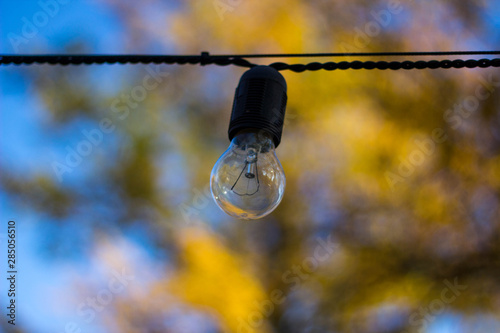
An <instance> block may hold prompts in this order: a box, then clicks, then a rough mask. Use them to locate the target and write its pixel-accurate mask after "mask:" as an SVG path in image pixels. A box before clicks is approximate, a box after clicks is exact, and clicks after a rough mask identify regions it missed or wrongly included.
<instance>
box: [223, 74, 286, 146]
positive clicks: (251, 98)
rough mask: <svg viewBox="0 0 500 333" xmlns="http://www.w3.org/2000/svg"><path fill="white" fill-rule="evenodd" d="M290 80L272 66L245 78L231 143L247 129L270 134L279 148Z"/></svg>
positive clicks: (235, 105) (233, 119) (236, 97)
mask: <svg viewBox="0 0 500 333" xmlns="http://www.w3.org/2000/svg"><path fill="white" fill-rule="evenodd" d="M286 101H287V95H286V81H285V78H284V77H283V75H281V74H280V73H279V72H278V71H277V70H275V69H274V68H272V67H269V66H255V67H253V68H252V69H250V70H248V71H246V72H245V73H243V75H242V76H241V79H240V82H239V84H238V87H237V88H236V92H235V95H234V102H233V110H232V112H231V121H230V122H229V130H228V135H229V141H231V140H232V139H233V138H234V137H235V136H236V135H237V134H238V133H239V132H241V131H244V130H253V129H255V130H263V131H266V132H268V133H269V134H270V135H271V137H272V138H273V141H274V146H275V147H278V145H279V144H280V142H281V134H282V133H283V124H284V121H285V111H286Z"/></svg>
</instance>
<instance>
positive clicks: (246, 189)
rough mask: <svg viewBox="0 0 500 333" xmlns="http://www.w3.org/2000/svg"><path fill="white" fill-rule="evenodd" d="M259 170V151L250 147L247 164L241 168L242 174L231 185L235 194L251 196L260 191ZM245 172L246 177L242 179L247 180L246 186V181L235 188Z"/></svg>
mask: <svg viewBox="0 0 500 333" xmlns="http://www.w3.org/2000/svg"><path fill="white" fill-rule="evenodd" d="M258 171H259V170H258V169H257V152H256V151H255V149H253V148H250V149H248V155H247V159H246V161H245V165H244V166H243V168H242V169H241V172H240V175H239V176H238V178H237V179H236V181H235V182H234V184H233V186H232V187H231V191H233V192H234V193H235V194H237V195H239V196H245V195H248V196H250V195H254V194H255V193H257V192H259V188H260V182H259V173H258ZM243 173H245V178H244V179H242V180H241V181H242V182H244V181H245V180H246V186H245V184H244V183H243V184H239V185H238V187H237V189H235V187H236V185H237V184H238V181H240V178H241V175H243Z"/></svg>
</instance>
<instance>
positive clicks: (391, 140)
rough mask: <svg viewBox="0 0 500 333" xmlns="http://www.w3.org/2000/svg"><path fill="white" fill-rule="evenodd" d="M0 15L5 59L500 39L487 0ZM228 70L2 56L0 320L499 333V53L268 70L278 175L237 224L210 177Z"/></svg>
mask: <svg viewBox="0 0 500 333" xmlns="http://www.w3.org/2000/svg"><path fill="white" fill-rule="evenodd" d="M0 15H1V17H0V28H1V31H0V38H1V39H0V40H1V44H0V53H2V54H23V53H28V54H50V53H89V54H94V53H95V54H99V53H117V54H199V53H200V52H201V51H210V52H211V53H212V54H234V53H247V54H248V53H307V52H376V51H447V50H491V49H493V50H494V49H497V50H498V46H499V45H500V3H499V2H498V1H495V0H468V1H430V0H428V1H409V0H408V1H406V0H401V1H397V0H393V1H389V0H377V1H373V0H372V1H368V0H355V1H327V0H318V1H305V0H275V1H272V2H270V1H266V2H264V1H244V0H241V1H238V0H209V1H194V0H192V1H175V0H171V1H160V0H147V1H132V0H130V1H118V0H106V1H104V0H102V1H91V0H89V1H77V0H64V1H63V0H41V1H28V0H23V1H2V2H0ZM434 58H436V57H434ZM447 58H451V59H455V58H457V57H447ZM463 58H471V57H463ZM475 58H477V59H479V58H481V57H475ZM391 59H394V60H403V59H402V58H391ZM437 59H440V58H437ZM313 60H314V59H310V58H308V59H261V60H256V61H255V62H257V63H260V64H269V63H271V62H274V61H285V62H290V63H306V62H310V61H313ZM328 60H329V59H323V58H322V59H319V61H328ZM347 60H354V58H349V59H347ZM382 60H387V59H382ZM412 60H420V58H418V57H417V58H412ZM424 60H425V59H424ZM427 60H430V58H428V59H427ZM244 71H245V69H243V68H237V67H232V66H228V67H218V66H205V67H200V66H193V65H184V66H178V65H172V66H168V65H160V66H159V65H139V64H138V65H91V66H87V65H81V66H50V65H31V66H14V65H9V66H2V67H0V80H1V85H0V94H1V96H0V107H1V122H0V126H1V133H2V139H1V141H0V149H1V159H0V167H1V173H0V184H1V193H0V196H1V203H2V206H1V212H2V213H1V217H2V224H1V225H2V228H1V230H0V241H1V244H2V246H1V247H2V251H5V249H6V243H5V242H6V231H7V221H8V220H15V221H16V223H17V240H18V243H17V248H18V253H17V256H18V264H17V265H18V271H19V276H18V282H17V283H18V284H17V288H18V298H17V306H18V307H17V318H16V323H17V325H16V326H15V329H14V328H13V327H12V325H8V324H7V320H6V317H5V313H6V310H2V320H1V324H0V331H2V330H3V331H4V332H37V333H38V332H39V333H44V332H50V333H54V332H56V333H62V332H65V333H66V332H94V333H100V332H131V333H132V332H207V333H208V332H245V333H248V332H270V333H271V332H367V333H368V332H370V333H371V332H373V333H375V332H432V333H435V332H439V333H443V332H467V333H469V332H485V333H489V332H499V331H500V218H499V217H500V204H499V200H500V71H499V70H498V69H495V68H487V69H448V70H444V69H437V70H411V71H403V70H401V71H376V70H373V71H368V70H359V71H356V70H349V71H340V70H338V71H332V72H327V71H317V72H304V73H300V74H298V73H293V72H290V71H283V72H282V74H283V75H284V76H285V78H286V80H287V83H288V107H287V116H286V117H287V118H286V123H285V129H284V135H283V140H282V143H281V145H280V146H279V148H278V149H277V154H278V157H279V158H280V160H281V162H282V165H283V168H284V170H285V173H286V177H287V188H286V193H285V196H284V199H283V201H282V203H281V205H280V206H279V207H278V208H277V209H276V210H275V211H274V212H273V213H272V214H271V215H269V216H268V217H266V218H264V219H262V220H257V221H251V222H248V221H239V220H235V219H232V218H230V217H229V216H227V215H225V214H224V213H223V212H222V211H220V210H219V209H218V207H217V206H216V205H215V203H214V201H213V200H212V198H211V197H210V194H209V190H208V185H209V176H210V171H211V169H212V167H213V165H214V163H215V161H216V160H217V159H218V157H219V156H220V155H221V154H222V153H223V152H224V150H225V149H226V148H227V146H228V145H229V142H228V139H227V126H228V123H229V115H230V110H231V105H232V98H233V94H234V89H235V87H236V85H237V83H238V80H239V78H240V76H241V75H242V74H243V72H244ZM2 253H5V252H2ZM2 256H4V254H2ZM2 258H4V257H2ZM1 265H2V266H0V268H1V269H2V271H3V272H5V271H6V266H5V265H6V260H4V259H2V260H1ZM1 285H2V289H1V290H2V291H1V292H2V295H1V298H0V299H1V304H0V305H1V308H2V309H5V307H6V306H7V301H8V300H7V297H6V289H5V288H4V286H7V284H6V282H5V280H4V282H2V283H1ZM4 312H5V313H4Z"/></svg>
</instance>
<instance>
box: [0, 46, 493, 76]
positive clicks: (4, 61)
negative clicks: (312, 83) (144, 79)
mask: <svg viewBox="0 0 500 333" xmlns="http://www.w3.org/2000/svg"><path fill="white" fill-rule="evenodd" d="M493 54H500V51H445V52H371V53H306V54H297V53H294V54H240V55H210V54H209V53H208V52H202V53H201V54H200V55H130V54H128V55H71V54H68V55H0V64H1V65H9V64H15V65H23V64H24V65H30V64H33V63H36V64H50V65H81V64H86V65H91V64H104V63H107V64H116V63H119V64H137V63H141V64H150V63H154V64H178V65H185V64H192V65H197V64H200V65H202V66H205V65H212V64H214V65H218V66H227V65H235V66H240V67H247V68H252V67H254V66H257V64H253V63H251V62H249V61H248V60H246V59H244V58H283V57H288V58H291V57H295V58H299V57H353V56H356V57H365V56H371V57H375V56H379V57H382V56H405V57H413V56H448V55H493ZM269 66H270V67H273V68H275V69H276V70H291V71H293V72H297V73H300V72H303V71H316V70H320V69H324V70H328V71H331V70H336V69H340V70H346V69H381V70H384V69H391V70H399V69H407V70H409V69H425V68H429V69H435V68H463V67H466V68H475V67H481V68H485V67H500V59H498V58H495V59H479V60H477V59H469V60H462V59H456V60H430V61H423V60H419V61H415V62H414V61H409V60H405V61H391V62H387V61H377V62H374V61H359V60H354V61H350V62H349V61H341V62H338V63H337V62H326V63H319V62H312V63H308V64H287V63H283V62H275V63H272V64H270V65H269Z"/></svg>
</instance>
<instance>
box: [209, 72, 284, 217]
mask: <svg viewBox="0 0 500 333" xmlns="http://www.w3.org/2000/svg"><path fill="white" fill-rule="evenodd" d="M286 100H287V96H286V81H285V79H284V78H283V76H282V75H281V74H280V73H279V72H278V71H277V70H275V69H273V68H271V67H268V66H256V67H253V68H252V69H250V70H248V71H247V72H245V73H244V74H243V76H242V77H241V79H240V83H239V85H238V87H237V88H236V93H235V97H234V103H233V110H232V113H231V121H230V123H229V131H228V134H229V140H230V141H231V144H230V146H229V148H228V149H227V150H226V151H225V152H224V154H222V156H221V157H220V158H219V160H218V161H217V162H216V163H215V166H214V168H213V169H212V174H211V181H210V189H211V191H212V196H213V197H214V199H215V202H216V203H217V205H218V206H219V207H220V208H221V209H222V210H223V211H224V212H226V213H227V214H229V215H231V216H233V217H236V218H240V219H258V218H261V217H264V216H266V215H267V214H269V213H271V212H272V211H273V210H274V209H275V208H276V207H277V206H278V205H279V203H280V202H281V199H282V198H283V194H284V192H285V173H284V172H283V168H282V167H281V164H280V162H279V160H278V158H277V157H276V153H275V148H276V147H277V146H278V145H279V143H280V141H281V133H282V131H283V122H284V118H285V108H286Z"/></svg>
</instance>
